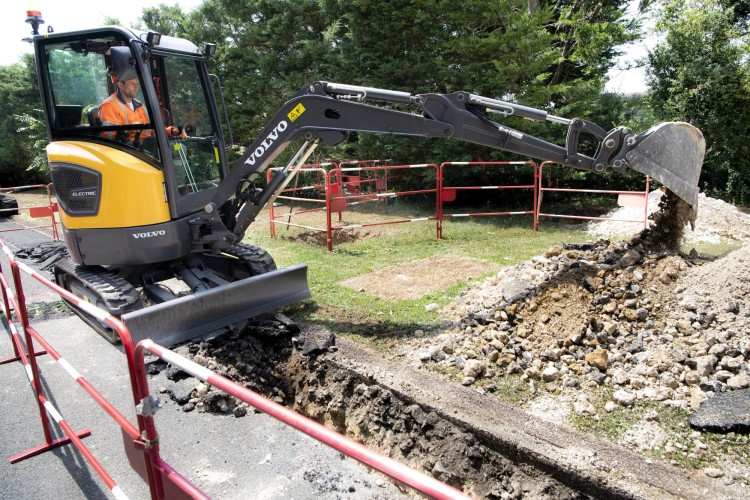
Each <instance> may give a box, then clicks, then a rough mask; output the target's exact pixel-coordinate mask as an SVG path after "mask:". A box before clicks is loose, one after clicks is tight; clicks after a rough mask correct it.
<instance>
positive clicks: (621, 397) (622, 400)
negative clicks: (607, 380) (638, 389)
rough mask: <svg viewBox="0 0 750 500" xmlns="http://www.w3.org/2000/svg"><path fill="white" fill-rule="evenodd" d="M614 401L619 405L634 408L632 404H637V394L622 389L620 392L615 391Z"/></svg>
mask: <svg viewBox="0 0 750 500" xmlns="http://www.w3.org/2000/svg"><path fill="white" fill-rule="evenodd" d="M612 399H614V400H615V403H617V404H619V405H622V406H632V404H633V403H634V402H635V394H633V393H632V392H628V391H626V390H624V389H620V390H619V391H615V393H614V394H612Z"/></svg>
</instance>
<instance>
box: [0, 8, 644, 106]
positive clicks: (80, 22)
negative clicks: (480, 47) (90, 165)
mask: <svg viewBox="0 0 750 500" xmlns="http://www.w3.org/2000/svg"><path fill="white" fill-rule="evenodd" d="M2 1H3V12H2V16H0V42H1V43H0V46H1V47H5V48H4V50H2V51H0V65H7V64H12V63H15V62H18V61H19V60H20V58H21V55H22V54H24V53H31V52H32V50H31V45H30V44H29V43H27V42H23V41H22V39H23V38H25V37H28V36H29V35H30V34H31V25H30V24H26V22H25V20H26V11H27V10H38V11H41V13H42V17H43V18H44V21H45V24H43V25H42V26H41V27H40V29H39V31H40V33H44V32H46V30H47V27H49V26H53V27H54V28H55V31H70V30H76V29H82V28H91V27H96V26H101V25H102V24H104V19H105V18H107V17H112V18H117V19H119V20H120V22H121V23H122V24H123V26H126V27H129V26H130V25H131V24H132V23H135V22H136V20H137V19H138V17H139V16H140V15H141V12H142V11H143V9H144V7H151V6H154V5H158V4H159V3H165V4H167V5H175V4H179V6H180V7H181V8H182V9H183V10H184V11H185V12H189V11H191V10H193V9H195V7H197V6H198V5H200V4H201V3H202V2H203V0H124V1H122V2H121V3H119V4H118V3H117V2H115V1H107V0H98V1H92V0H2ZM637 3H638V2H637V0H633V1H632V2H631V7H632V6H634V5H636V4H637ZM122 6H126V8H123V7H122ZM631 10H632V9H631ZM654 45H655V41H654V38H653V37H648V38H647V39H646V40H645V41H641V42H638V43H635V44H630V45H628V46H627V47H625V48H624V51H625V54H624V55H623V57H621V58H620V60H619V61H618V64H617V66H616V67H615V68H613V69H612V70H611V71H610V72H609V82H608V83H607V86H606V90H608V91H610V92H617V93H620V94H626V95H627V94H633V93H645V91H646V82H645V80H646V75H645V70H644V69H643V68H636V69H625V68H626V66H627V65H628V64H629V63H630V62H633V61H636V60H637V59H639V58H643V57H645V56H646V54H647V53H648V49H649V48H653V46H654ZM344 83H352V84H356V83H357V82H344Z"/></svg>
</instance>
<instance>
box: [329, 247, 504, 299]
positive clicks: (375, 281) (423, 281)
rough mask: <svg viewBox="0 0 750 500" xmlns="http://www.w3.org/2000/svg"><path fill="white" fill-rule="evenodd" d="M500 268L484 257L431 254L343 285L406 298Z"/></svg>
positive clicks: (347, 281)
mask: <svg viewBox="0 0 750 500" xmlns="http://www.w3.org/2000/svg"><path fill="white" fill-rule="evenodd" d="M498 268H499V266H498V265H497V264H493V263H492V262H489V261H486V260H482V259H472V258H469V257H455V256H451V255H432V256H430V257H427V258H425V259H420V260H415V261H412V262H407V263H404V264H398V265H395V266H388V267H384V268H381V269H378V270H376V271H373V272H371V273H367V274H362V275H360V276H355V277H354V278H350V279H348V280H345V281H342V282H341V283H340V284H341V285H343V286H346V287H348V288H351V289H353V290H356V291H358V292H364V293H367V294H369V295H375V296H377V297H380V298H381V299H386V300H407V299H413V298H415V297H421V296H423V295H427V294H429V293H432V292H435V291H438V290H444V289H446V288H448V287H450V286H451V285H453V284H455V283H457V282H459V281H461V280H471V279H473V278H474V277H476V276H477V275H480V274H487V273H488V272H492V271H494V270H497V269H498Z"/></svg>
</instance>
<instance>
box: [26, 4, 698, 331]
mask: <svg viewBox="0 0 750 500" xmlns="http://www.w3.org/2000/svg"><path fill="white" fill-rule="evenodd" d="M27 22H29V23H30V24H31V25H32V27H33V32H32V36H31V38H30V41H31V42H32V43H33V45H34V50H35V57H36V66H37V76H38V81H39V89H40V94H41V102H42V105H43V109H44V116H45V120H46V126H47V133H48V136H49V145H48V146H47V155H48V159H49V167H50V174H51V179H52V183H53V185H54V189H55V193H56V195H57V198H58V201H59V205H60V208H61V212H60V217H61V220H62V224H63V226H64V231H63V234H64V239H65V243H66V246H67V249H68V253H69V255H70V258H69V259H67V260H64V261H60V262H59V263H58V264H57V265H56V267H55V278H56V281H57V283H59V284H60V285H61V286H62V287H64V288H66V289H68V290H70V291H71V292H73V293H74V294H76V295H78V296H81V297H83V298H85V299H86V300H87V301H89V302H91V303H94V304H97V305H99V306H100V307H103V308H104V309H107V310H109V311H110V312H111V313H112V314H114V315H115V316H118V317H120V318H121V319H122V320H123V321H124V323H125V324H126V325H127V326H128V327H129V329H130V331H131V333H132V334H133V337H134V340H135V341H138V340H141V339H144V338H152V339H153V340H155V341H157V342H160V343H162V344H165V345H172V344H175V343H178V342H182V341H186V340H188V339H190V338H193V337H195V336H197V335H200V334H202V333H207V332H209V331H212V330H215V329H218V328H220V327H223V326H227V325H230V324H233V323H236V322H239V321H241V320H244V319H248V318H251V317H254V316H257V315H259V314H261V313H263V312H268V311H272V310H275V309H278V308H280V307H283V306H285V305H289V304H292V303H296V302H298V301H300V300H303V299H305V298H307V297H309V296H310V291H309V288H308V285H307V277H306V273H307V267H306V266H305V265H298V266H293V267H290V268H286V269H277V268H276V265H275V263H274V261H273V259H272V258H271V256H270V255H269V254H268V253H267V252H266V251H264V250H262V249H260V248H258V247H256V246H253V245H251V244H248V243H245V242H243V238H244V235H245V231H246V230H247V228H248V226H249V224H250V223H251V222H252V221H253V220H254V219H255V217H256V216H257V215H258V213H259V212H260V210H261V209H262V208H263V207H264V206H266V205H267V204H268V203H271V202H273V200H274V199H275V197H276V196H277V195H278V193H279V192H280V191H281V190H282V189H284V187H285V186H286V185H287V183H288V182H289V180H290V179H291V178H292V176H293V175H294V174H295V172H296V169H297V168H299V166H301V165H302V164H304V163H305V161H306V160H307V158H308V157H309V155H310V154H311V153H312V152H313V150H314V149H315V147H316V146H317V145H318V144H319V143H320V142H322V143H323V144H325V145H328V146H332V145H336V144H338V143H340V142H341V141H342V140H344V139H345V137H346V134H347V133H348V132H360V133H374V134H399V135H405V136H415V137H442V138H446V139H456V140H461V141H467V142H470V143H475V144H481V145H485V146H490V147H493V148H497V149H501V150H505V151H509V152H513V153H517V154H519V155H522V156H523V157H533V158H537V159H541V160H549V161H554V162H556V163H560V164H563V165H568V166H570V167H574V168H579V169H585V170H591V171H595V172H603V171H604V170H605V169H607V168H612V169H614V170H616V171H618V172H621V173H623V174H624V173H627V172H628V170H629V169H634V170H636V171H638V172H641V173H644V174H647V175H650V176H652V177H654V178H656V179H657V180H659V181H660V182H661V183H662V184H664V186H666V187H667V188H668V189H670V190H671V191H673V192H674V193H676V194H677V195H678V196H679V197H681V198H682V199H684V200H685V201H687V202H688V203H689V204H691V205H693V206H694V207H695V206H696V203H697V195H698V189H697V185H698V177H699V175H700V170H701V167H702V163H703V156H704V152H705V143H704V140H703V136H702V134H701V133H700V131H699V130H698V129H696V128H695V127H693V126H691V125H689V124H687V123H679V122H670V123H662V124H659V125H656V126H655V127H653V128H651V129H650V130H648V131H646V132H645V133H642V134H636V133H634V132H633V131H632V130H630V129H629V128H627V127H617V128H615V129H613V130H610V131H607V130H604V129H602V128H601V127H599V126H597V125H596V124H594V123H591V122H589V121H586V120H583V119H577V118H576V119H568V118H563V117H559V116H554V115H550V114H548V113H547V112H545V111H543V110H539V109H534V108H530V107H526V106H522V105H519V104H516V103H511V102H506V101H501V100H498V99H493V98H488V97H482V96H478V95H474V94H472V93H470V92H454V93H450V94H420V95H412V94H410V93H407V92H401V91H393V90H385V89H377V88H369V87H360V86H355V85H346V84H338V83H330V82H322V81H319V82H314V83H311V84H310V85H308V86H306V87H304V88H303V89H301V90H300V91H299V92H298V93H297V94H296V95H294V96H293V97H292V98H291V99H289V100H288V101H287V102H286V104H284V105H283V106H282V107H281V109H280V110H279V111H278V112H277V113H276V115H275V116H274V117H273V118H272V119H271V120H270V121H269V122H268V125H267V126H266V127H265V128H264V129H263V130H262V131H261V132H260V134H259V135H258V137H257V138H256V139H255V140H254V141H253V142H252V144H250V145H249V146H248V147H247V149H246V150H245V151H246V152H245V154H244V155H243V156H242V157H241V158H240V159H239V160H238V161H237V162H236V163H235V164H234V165H233V166H232V167H231V168H230V167H229V165H228V161H227V152H226V150H227V145H228V144H230V143H231V142H232V141H231V132H226V133H225V130H227V131H228V130H229V128H228V125H229V120H228V117H227V116H226V113H225V112H220V111H219V110H220V109H222V110H226V107H224V106H221V107H219V106H218V105H217V99H218V102H220V103H221V102H222V101H223V96H222V92H221V85H220V82H219V81H218V78H217V77H216V76H215V75H212V74H211V73H210V72H209V69H208V68H209V62H210V60H211V56H212V55H213V54H214V52H215V49H216V46H215V45H213V44H205V45H204V46H203V47H201V48H199V47H197V46H196V45H194V44H193V43H191V42H190V41H187V40H183V39H179V38H173V37H168V36H162V35H160V34H159V33H156V32H153V31H152V32H136V31H132V30H129V29H125V28H122V27H117V26H106V27H100V28H95V29H87V30H81V31H71V32H66V33H56V32H53V30H51V29H47V32H46V33H44V34H39V32H38V28H39V26H40V25H41V24H42V23H43V22H44V21H43V19H42V17H41V14H40V13H38V12H29V13H28V18H27ZM113 73H114V74H116V75H126V74H129V75H132V76H133V77H135V78H138V81H139V84H140V85H139V86H140V93H139V95H138V98H137V100H138V102H139V103H140V104H141V105H142V106H144V107H145V109H146V111H147V114H148V117H149V120H148V122H147V123H126V124H112V123H110V122H103V121H102V120H101V116H100V113H99V105H100V104H101V103H102V102H104V101H105V100H106V99H107V98H108V97H110V96H111V95H113V94H115V91H116V87H115V86H114V84H113V78H112V77H111V75H112V74H113ZM115 98H117V96H116V95H115ZM222 104H223V103H222ZM393 104H398V105H399V106H400V107H401V108H403V109H407V111H399V110H396V109H393V106H392V105H393ZM408 109H411V110H412V111H408ZM517 118H524V119H530V120H536V121H540V122H548V123H553V124H556V125H560V126H565V127H567V138H566V142H565V145H564V146H560V145H556V144H552V143H549V142H546V141H544V140H541V139H539V138H536V137H533V136H530V135H527V134H524V133H522V132H520V131H518V130H515V129H513V128H511V127H510V126H509V125H507V124H506V123H507V122H511V120H513V119H517ZM500 122H502V123H500ZM174 128H177V129H178V130H179V131H180V133H178V134H170V133H169V131H170V130H174ZM581 134H587V135H588V136H592V137H593V138H595V139H596V140H597V141H598V142H599V147H598V149H597V151H596V153H595V154H594V155H593V156H587V155H586V154H583V153H581V152H580V151H579V138H580V136H581ZM290 144H295V145H298V148H297V150H296V152H295V153H294V154H293V155H290V156H291V159H290V160H289V161H288V162H287V163H286V164H285V166H284V167H283V168H281V169H279V170H278V171H277V172H276V173H275V174H274V176H273V177H272V178H271V180H270V181H269V182H268V183H266V184H265V186H264V187H258V186H260V185H262V183H259V182H258V180H259V179H261V177H262V174H263V172H264V170H265V169H267V168H268V167H269V165H270V164H271V162H272V161H273V160H274V159H275V158H276V157H277V156H278V155H279V153H281V151H282V150H284V148H285V147H286V146H288V145H290ZM76 312H78V314H80V315H81V316H82V317H83V318H84V319H85V320H87V321H88V322H89V323H90V324H91V326H92V327H94V328H95V329H96V330H97V331H98V332H99V333H100V334H102V335H103V336H104V337H105V338H107V339H108V340H109V341H111V342H113V343H116V342H117V341H118V338H117V335H116V333H115V332H113V331H112V330H111V329H110V328H109V327H108V326H107V325H105V324H102V323H101V322H99V321H98V320H96V319H95V318H92V317H88V316H87V315H86V313H85V312H83V311H79V310H77V311H76Z"/></svg>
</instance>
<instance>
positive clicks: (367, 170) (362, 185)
mask: <svg viewBox="0 0 750 500" xmlns="http://www.w3.org/2000/svg"><path fill="white" fill-rule="evenodd" d="M386 161H387V160H362V161H346V162H341V163H339V164H337V163H335V162H329V163H316V164H311V165H304V166H303V167H302V168H300V170H298V171H297V174H295V175H296V176H297V177H296V178H295V186H294V187H291V188H290V187H287V188H286V189H284V190H283V191H282V193H281V194H280V195H279V196H278V197H277V200H286V201H288V202H290V206H289V211H288V212H287V213H286V214H280V213H279V210H278V209H279V207H278V206H272V207H270V208H269V222H270V229H271V237H276V235H277V234H276V225H277V224H281V225H284V226H287V227H297V228H301V229H306V230H309V231H317V232H325V233H326V247H327V249H328V251H332V250H333V240H334V234H335V232H336V231H342V230H348V229H359V228H365V227H374V226H382V225H390V224H402V223H406V222H423V221H429V220H435V221H436V237H437V238H438V239H440V238H442V237H443V220H444V219H450V218H460V217H483V216H504V215H522V214H530V215H534V214H535V210H536V206H537V186H538V184H537V177H538V167H537V164H536V163H535V162H532V161H522V162H445V163H443V164H441V165H439V166H438V165H437V164H435V163H422V164H413V165H381V166H378V165H377V164H378V163H384V162H386ZM343 165H365V166H357V167H342V166H343ZM451 166H464V167H465V166H481V167H485V168H486V167H490V168H498V169H499V168H519V167H524V166H525V167H531V169H532V172H531V173H532V177H533V182H532V183H531V184H522V185H517V184H516V185H479V186H460V185H449V186H447V185H444V180H445V173H446V168H448V167H451ZM415 169H435V171H434V175H430V176H426V178H429V179H432V178H434V179H435V184H434V187H432V186H431V185H430V186H425V187H424V188H423V189H412V190H404V191H395V190H390V189H389V186H390V185H391V184H392V183H393V181H394V180H396V179H398V178H402V177H404V175H406V172H407V171H414V170H415ZM274 170H276V169H269V172H268V174H267V175H268V180H269V181H270V179H271V176H272V172H273V171H274ZM311 173H314V174H315V175H316V179H315V180H314V181H309V180H308V181H303V185H302V186H300V185H299V182H298V181H299V178H300V176H304V175H309V174H311ZM324 173H325V177H324V178H323V175H324ZM430 182H431V180H430ZM506 189H528V190H531V197H530V204H531V208H530V209H528V210H520V211H493V212H473V213H472V212H469V213H445V210H444V207H445V204H446V203H449V202H451V201H453V200H455V199H456V193H457V192H458V191H471V190H498V191H499V190H506ZM309 193H315V194H316V195H317V198H316V197H313V196H311V195H309ZM303 194H307V195H306V196H302V195H303ZM411 195H433V196H435V213H434V214H433V215H427V216H425V217H416V218H402V219H392V220H387V221H383V220H379V221H377V220H376V221H373V222H367V223H362V224H348V225H336V224H335V223H334V221H333V218H332V214H333V213H338V214H339V217H338V220H339V222H340V221H341V220H342V213H343V212H345V211H347V210H349V209H350V208H351V207H354V206H356V205H364V204H367V203H373V202H375V203H377V204H378V206H380V202H381V201H385V202H386V203H387V201H388V200H391V199H394V198H399V197H405V196H411ZM295 203H299V204H304V203H310V204H314V205H321V204H324V206H318V207H315V208H310V209H300V210H294V208H293V206H294V204H295ZM314 212H325V217H326V221H325V227H322V224H319V225H312V224H313V223H308V224H297V223H294V222H292V220H291V219H292V217H294V216H300V215H304V214H310V213H314ZM284 218H286V221H283V220H282V219H284ZM532 220H533V228H534V230H535V231H536V217H533V218H532Z"/></svg>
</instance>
